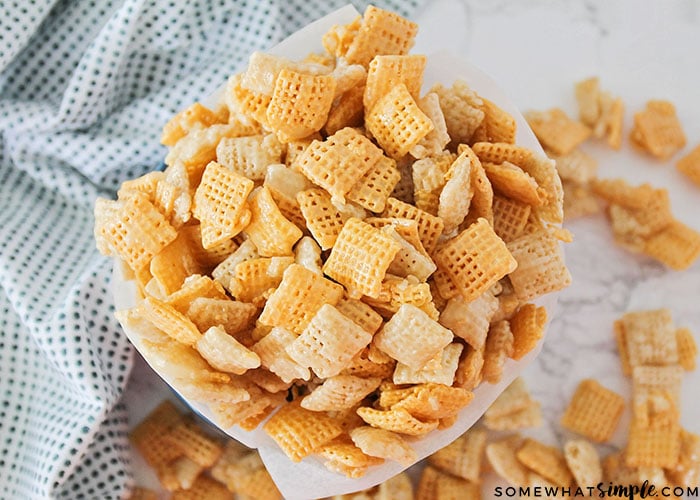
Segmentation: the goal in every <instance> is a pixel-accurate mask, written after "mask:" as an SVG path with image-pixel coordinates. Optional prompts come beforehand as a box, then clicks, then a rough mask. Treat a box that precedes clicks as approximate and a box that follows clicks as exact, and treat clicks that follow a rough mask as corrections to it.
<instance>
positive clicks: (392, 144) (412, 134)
mask: <svg viewBox="0 0 700 500" xmlns="http://www.w3.org/2000/svg"><path fill="white" fill-rule="evenodd" d="M365 127H367V130H369V132H370V133H371V134H372V136H373V137H374V138H375V139H376V140H377V142H378V143H379V145H380V146H382V148H383V149H384V151H386V152H387V154H388V155H389V156H391V157H392V158H394V159H398V158H401V157H403V156H405V155H406V154H407V153H408V152H409V150H410V149H411V148H412V147H413V146H415V145H416V144H418V143H419V142H420V140H421V139H423V138H424V137H425V136H426V135H428V132H430V131H431V130H433V122H432V121H430V118H428V117H427V116H426V115H425V113H423V111H421V109H420V108H419V107H418V104H417V103H416V101H415V100H414V99H413V97H411V94H410V92H409V91H408V89H407V88H406V85H405V84H403V83H399V84H397V85H395V86H394V88H392V89H391V90H390V91H389V92H388V93H387V94H386V95H384V96H383V97H381V98H379V99H378V100H377V102H376V103H375V105H374V107H372V109H371V110H370V111H369V112H368V113H367V114H366V115H365Z"/></svg>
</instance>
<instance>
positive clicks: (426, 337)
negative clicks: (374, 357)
mask: <svg viewBox="0 0 700 500" xmlns="http://www.w3.org/2000/svg"><path fill="white" fill-rule="evenodd" d="M452 338H453V335H452V332H451V331H449V330H448V329H447V328H444V327H443V326H441V325H440V324H438V323H437V322H436V321H433V320H432V319H430V317H429V316H428V315H427V314H426V313H424V312H423V311H421V310H420V309H418V308H417V307H416V306H413V305H410V304H404V305H402V306H401V307H399V310H398V311H397V312H396V314H394V315H393V316H392V318H391V319H390V320H389V321H388V322H387V323H386V324H385V325H384V327H383V328H382V329H381V330H380V331H379V333H377V334H376V335H375V336H374V342H375V344H376V345H377V347H379V348H380V349H381V350H382V351H384V352H385V353H387V354H388V355H389V356H391V357H392V358H394V359H396V360H397V361H399V362H400V363H403V364H404V365H408V366H409V367H411V368H414V369H420V368H422V367H423V366H424V365H425V364H426V363H427V362H428V361H430V359H431V358H433V357H434V356H435V355H436V354H438V353H439V352H440V351H441V350H442V349H443V348H444V347H445V346H447V345H448V344H449V343H450V342H452Z"/></svg>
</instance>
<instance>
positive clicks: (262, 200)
mask: <svg viewBox="0 0 700 500" xmlns="http://www.w3.org/2000/svg"><path fill="white" fill-rule="evenodd" d="M248 206H249V207H250V213H251V217H250V223H249V224H248V225H247V226H246V228H245V229H244V231H245V233H246V234H247V235H248V237H249V238H250V239H251V240H252V242H253V243H254V244H255V247H256V248H257V249H258V252H259V253H260V255H261V256H263V257H272V256H275V255H280V256H281V255H292V247H293V246H294V244H295V243H296V242H297V241H298V240H299V239H300V238H301V237H302V232H301V229H299V228H298V227H297V226H296V225H294V224H293V223H292V222H290V221H289V220H288V219H287V218H285V216H284V215H282V212H280V210H279V208H278V207H277V205H276V204H275V201H274V200H273V199H272V195H271V194H270V191H269V190H268V189H267V187H265V186H262V187H260V188H257V189H256V190H254V191H253V193H252V194H251V195H250V197H249V198H248Z"/></svg>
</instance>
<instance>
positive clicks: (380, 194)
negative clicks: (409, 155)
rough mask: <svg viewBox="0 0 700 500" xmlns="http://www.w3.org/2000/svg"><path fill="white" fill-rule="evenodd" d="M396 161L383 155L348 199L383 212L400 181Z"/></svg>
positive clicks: (350, 193)
mask: <svg viewBox="0 0 700 500" xmlns="http://www.w3.org/2000/svg"><path fill="white" fill-rule="evenodd" d="M400 177H401V174H400V173H399V171H398V170H397V169H396V162H395V161H394V160H392V159H390V158H387V157H385V156H382V157H381V158H380V159H379V161H377V162H376V163H375V164H374V166H373V167H371V168H370V169H369V170H368V171H367V172H366V173H365V174H364V175H363V176H362V177H361V178H360V179H359V180H358V181H357V182H356V183H355V184H354V185H353V186H352V188H350V191H349V192H348V194H347V199H348V200H350V201H352V202H354V203H357V204H358V205H360V206H361V207H363V208H366V209H367V210H369V211H371V212H375V213H379V212H382V211H383V210H384V205H385V204H386V200H387V198H388V197H389V195H390V194H391V192H392V191H393V190H394V187H395V186H396V184H397V183H398V182H399V178H400Z"/></svg>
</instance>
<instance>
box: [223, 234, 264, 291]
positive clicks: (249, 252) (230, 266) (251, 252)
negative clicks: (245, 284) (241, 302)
mask: <svg viewBox="0 0 700 500" xmlns="http://www.w3.org/2000/svg"><path fill="white" fill-rule="evenodd" d="M258 257H260V254H259V253H258V250H257V248H255V245H254V244H253V242H252V241H250V240H245V241H244V242H243V243H241V246H240V247H238V248H237V249H236V250H235V251H234V252H232V253H231V254H230V255H229V256H228V257H226V258H225V259H224V260H223V261H221V262H220V263H219V264H218V265H217V266H216V268H214V270H213V271H212V273H211V274H212V277H213V278H214V279H215V280H216V282H217V283H219V284H220V285H221V286H223V287H224V288H225V289H226V290H228V292H229V293H230V294H231V295H232V296H234V297H236V296H237V295H238V294H239V293H241V288H240V283H238V280H236V266H238V264H240V263H241V262H245V261H247V260H251V259H256V258H258Z"/></svg>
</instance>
